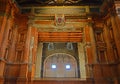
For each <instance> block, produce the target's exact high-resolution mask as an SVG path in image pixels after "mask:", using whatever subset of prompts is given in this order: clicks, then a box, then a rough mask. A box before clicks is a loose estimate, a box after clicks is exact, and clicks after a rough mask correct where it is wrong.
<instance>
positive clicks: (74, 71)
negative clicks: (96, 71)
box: [43, 53, 79, 78]
mask: <svg viewBox="0 0 120 84" xmlns="http://www.w3.org/2000/svg"><path fill="white" fill-rule="evenodd" d="M63 59H64V60H63ZM66 60H67V61H66ZM43 64H44V65H43V77H58V78H59V77H79V75H78V73H79V71H78V62H77V60H76V59H75V57H74V56H72V55H70V54H66V53H54V54H51V55H49V56H47V57H46V58H45V60H44V62H43ZM52 64H56V65H57V68H56V69H52V68H51V65H52ZM66 64H70V69H69V70H67V69H66V68H65V66H66Z"/></svg>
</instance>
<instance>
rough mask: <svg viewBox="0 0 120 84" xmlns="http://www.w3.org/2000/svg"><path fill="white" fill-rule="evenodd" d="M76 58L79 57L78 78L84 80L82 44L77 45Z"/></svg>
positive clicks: (84, 69)
mask: <svg viewBox="0 0 120 84" xmlns="http://www.w3.org/2000/svg"><path fill="white" fill-rule="evenodd" d="M78 57H79V67H80V78H81V79H86V68H85V67H86V66H85V65H86V64H85V51H84V44H83V43H78Z"/></svg>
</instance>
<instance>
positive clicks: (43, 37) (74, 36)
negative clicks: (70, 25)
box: [38, 32, 83, 42]
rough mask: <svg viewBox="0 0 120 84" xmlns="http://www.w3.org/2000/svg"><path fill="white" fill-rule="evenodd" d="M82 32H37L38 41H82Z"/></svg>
mask: <svg viewBox="0 0 120 84" xmlns="http://www.w3.org/2000/svg"><path fill="white" fill-rule="evenodd" d="M82 37H83V33H82V32H39V35H38V40H39V41H40V42H82V40H83V39H82Z"/></svg>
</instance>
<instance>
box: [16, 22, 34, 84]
mask: <svg viewBox="0 0 120 84" xmlns="http://www.w3.org/2000/svg"><path fill="white" fill-rule="evenodd" d="M31 32H32V25H30V24H29V26H28V30H27V37H26V42H25V47H24V48H25V49H24V58H23V64H22V65H21V66H20V72H19V78H18V80H17V84H26V83H27V81H28V69H29V67H28V66H29V55H30V54H29V53H30V39H31Z"/></svg>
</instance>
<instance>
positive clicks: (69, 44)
mask: <svg viewBox="0 0 120 84" xmlns="http://www.w3.org/2000/svg"><path fill="white" fill-rule="evenodd" d="M67 49H68V50H73V44H72V43H70V42H69V43H67Z"/></svg>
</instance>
